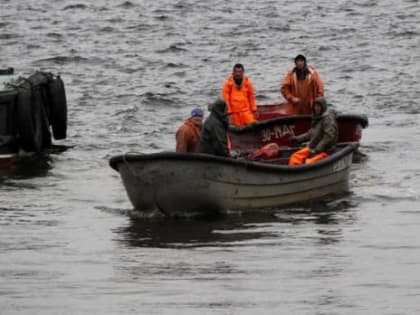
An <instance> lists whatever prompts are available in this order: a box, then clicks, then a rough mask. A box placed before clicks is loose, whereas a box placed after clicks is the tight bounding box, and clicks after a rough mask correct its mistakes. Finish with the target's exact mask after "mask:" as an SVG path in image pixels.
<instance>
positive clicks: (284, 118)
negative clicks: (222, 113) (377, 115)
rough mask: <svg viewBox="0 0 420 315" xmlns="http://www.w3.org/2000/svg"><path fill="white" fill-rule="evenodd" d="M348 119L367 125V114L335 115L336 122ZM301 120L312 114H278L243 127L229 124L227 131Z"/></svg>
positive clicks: (260, 127)
mask: <svg viewBox="0 0 420 315" xmlns="http://www.w3.org/2000/svg"><path fill="white" fill-rule="evenodd" d="M349 119H351V120H358V121H359V124H360V125H361V126H362V128H366V127H368V125H369V121H368V118H367V116H366V115H363V114H337V116H336V120H337V121H338V122H339V121H343V120H349ZM302 120H303V121H306V120H309V121H312V116H311V115H287V116H280V117H275V118H271V119H266V120H260V121H256V122H255V123H253V124H251V125H247V126H243V127H237V126H233V125H230V126H229V131H230V132H233V133H244V132H248V131H253V130H259V129H263V128H267V127H270V126H271V125H276V124H287V123H290V122H291V121H294V122H296V121H302Z"/></svg>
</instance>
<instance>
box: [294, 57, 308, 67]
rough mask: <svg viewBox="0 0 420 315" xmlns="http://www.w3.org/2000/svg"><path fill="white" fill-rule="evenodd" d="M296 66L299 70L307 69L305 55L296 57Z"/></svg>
mask: <svg viewBox="0 0 420 315" xmlns="http://www.w3.org/2000/svg"><path fill="white" fill-rule="evenodd" d="M295 65H296V68H298V69H304V68H306V58H305V56H304V55H297V56H296V57H295Z"/></svg>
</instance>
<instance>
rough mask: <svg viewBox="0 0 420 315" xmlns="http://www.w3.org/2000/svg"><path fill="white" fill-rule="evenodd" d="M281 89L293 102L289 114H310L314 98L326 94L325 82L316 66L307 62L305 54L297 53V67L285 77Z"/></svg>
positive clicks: (287, 98) (285, 96)
mask: <svg viewBox="0 0 420 315" xmlns="http://www.w3.org/2000/svg"><path fill="white" fill-rule="evenodd" d="M280 91H281V94H282V95H283V97H284V98H285V99H286V100H287V101H288V102H289V103H290V104H292V107H291V110H290V113H289V114H294V115H296V114H298V115H302V114H306V115H310V114H311V113H312V105H313V102H314V100H315V99H316V98H317V97H321V96H324V83H323V82H322V80H321V77H320V75H319V74H318V72H317V71H316V70H315V68H313V67H311V66H308V65H307V64H306V58H305V56H303V55H297V56H296V58H295V67H294V68H293V69H292V70H290V71H289V72H288V73H287V74H286V76H285V77H284V79H283V81H282V83H281V86H280Z"/></svg>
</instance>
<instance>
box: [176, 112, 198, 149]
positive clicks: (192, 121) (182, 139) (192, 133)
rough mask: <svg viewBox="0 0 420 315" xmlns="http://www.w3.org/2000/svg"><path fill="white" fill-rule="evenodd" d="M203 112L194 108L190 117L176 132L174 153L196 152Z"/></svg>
mask: <svg viewBox="0 0 420 315" xmlns="http://www.w3.org/2000/svg"><path fill="white" fill-rule="evenodd" d="M203 116H204V113H203V110H202V109H201V108H198V107H196V108H194V109H193V110H192V111H191V117H190V118H188V119H187V120H186V121H185V122H184V124H183V125H182V126H181V127H179V129H178V131H177V132H176V152H197V151H198V144H199V143H200V134H201V127H202V125H203Z"/></svg>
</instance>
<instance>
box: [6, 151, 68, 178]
mask: <svg viewBox="0 0 420 315" xmlns="http://www.w3.org/2000/svg"><path fill="white" fill-rule="evenodd" d="M69 148H71V146H64V145H52V147H51V148H50V149H48V150H46V151H44V152H41V153H30V154H29V153H26V154H22V155H20V156H19V157H18V158H17V159H16V160H15V161H13V163H11V164H10V165H9V166H8V167H7V168H6V167H5V168H3V169H1V170H0V183H1V182H2V181H3V180H5V179H6V178H10V179H29V178H34V177H45V176H47V175H48V172H49V171H50V170H51V168H52V167H53V165H52V157H51V155H54V154H60V153H62V152H65V151H67V150H68V149H69Z"/></svg>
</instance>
